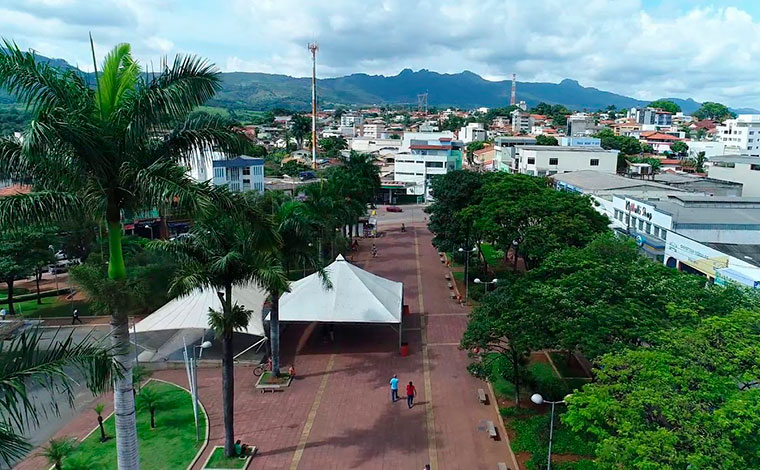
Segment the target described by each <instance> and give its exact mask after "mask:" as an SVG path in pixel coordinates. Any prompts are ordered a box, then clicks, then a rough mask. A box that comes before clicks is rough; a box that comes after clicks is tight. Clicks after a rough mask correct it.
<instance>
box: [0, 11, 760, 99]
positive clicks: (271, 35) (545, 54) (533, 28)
mask: <svg viewBox="0 0 760 470" xmlns="http://www.w3.org/2000/svg"><path fill="white" fill-rule="evenodd" d="M89 33H92V36H93V38H94V41H95V49H96V55H97V57H98V58H99V60H100V58H102V56H103V55H104V54H105V53H106V52H107V51H108V50H109V49H110V48H111V47H113V46H114V45H115V44H118V43H120V42H128V43H130V44H131V45H132V51H133V54H134V56H135V57H136V58H137V59H138V60H139V61H140V63H141V64H142V65H143V66H146V67H150V64H153V66H154V67H157V65H158V64H159V63H160V61H161V58H162V57H164V56H170V57H172V56H174V55H175V54H178V53H180V54H197V55H200V56H203V57H205V58H207V59H208V60H210V61H212V62H214V63H215V64H216V65H217V66H218V67H219V68H220V69H221V70H222V71H246V72H266V73H280V74H287V75H293V76H307V75H310V73H311V62H310V57H309V52H308V50H307V48H306V46H307V44H308V43H309V42H311V41H317V42H318V43H319V46H320V50H319V54H318V60H317V63H318V66H317V74H318V76H319V77H323V78H324V77H336V76H342V75H348V74H351V73H368V74H383V75H396V74H398V73H399V72H400V71H401V70H402V69H404V68H411V69H413V70H419V69H423V68H424V69H428V70H434V71H437V72H441V73H457V72H461V71H463V70H470V71H472V72H475V73H477V74H480V75H481V76H483V77H484V78H487V79H490V80H501V79H505V78H509V77H510V76H511V74H512V73H516V74H517V78H518V81H545V82H555V83H556V82H559V81H560V80H562V79H564V78H572V79H575V80H578V81H579V82H580V83H581V85H583V86H593V87H596V88H599V89H602V90H607V91H613V92H616V93H620V94H624V95H627V96H632V97H635V98H638V99H642V100H648V99H657V98H661V97H678V98H688V97H691V98H694V99H695V100H697V101H719V102H722V103H725V104H727V105H729V106H732V107H755V108H760V86H758V77H760V41H758V40H757V39H758V38H760V1H759V0H731V1H717V0H713V1H702V0H532V1H525V0H430V1H427V0H420V1H416V0H379V1H375V0H329V1H318V0H300V1H296V0H212V1H208V0H184V1H183V0H97V1H92V0H88V1H80V0H3V1H2V3H0V35H2V36H3V37H4V38H6V39H10V40H13V41H15V42H16V43H17V44H18V45H19V46H20V47H21V48H22V49H30V48H31V49H34V50H36V51H38V52H39V53H40V54H42V55H45V56H48V57H55V58H62V59H65V60H67V61H68V62H69V63H71V64H73V65H77V66H79V67H80V68H82V69H85V70H92V68H93V67H92V58H91V52H90V47H89ZM518 94H519V91H518Z"/></svg>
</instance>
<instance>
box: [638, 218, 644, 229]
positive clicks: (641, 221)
mask: <svg viewBox="0 0 760 470" xmlns="http://www.w3.org/2000/svg"><path fill="white" fill-rule="evenodd" d="M639 230H644V219H639Z"/></svg>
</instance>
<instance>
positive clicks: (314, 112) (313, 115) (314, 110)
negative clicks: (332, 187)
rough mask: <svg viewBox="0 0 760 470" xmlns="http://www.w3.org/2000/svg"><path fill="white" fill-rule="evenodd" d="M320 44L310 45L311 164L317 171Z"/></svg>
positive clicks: (313, 43)
mask: <svg viewBox="0 0 760 470" xmlns="http://www.w3.org/2000/svg"><path fill="white" fill-rule="evenodd" d="M318 50H319V44H317V43H316V42H312V43H309V52H311V164H312V166H313V167H314V169H315V170H316V169H317V51H318Z"/></svg>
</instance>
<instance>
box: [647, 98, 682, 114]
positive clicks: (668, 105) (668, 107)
mask: <svg viewBox="0 0 760 470" xmlns="http://www.w3.org/2000/svg"><path fill="white" fill-rule="evenodd" d="M647 106H648V107H650V108H657V109H661V110H663V111H667V112H669V113H672V114H675V113H679V112H681V107H680V106H678V105H677V104H676V103H674V102H672V101H670V100H657V101H652V102H651V103H649V104H648V105H647Z"/></svg>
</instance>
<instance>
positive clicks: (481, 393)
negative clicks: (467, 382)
mask: <svg viewBox="0 0 760 470" xmlns="http://www.w3.org/2000/svg"><path fill="white" fill-rule="evenodd" d="M478 400H480V403H482V404H484V405H487V404H488V397H487V396H486V392H485V390H483V389H482V388H479V389H478Z"/></svg>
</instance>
